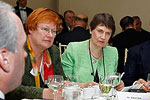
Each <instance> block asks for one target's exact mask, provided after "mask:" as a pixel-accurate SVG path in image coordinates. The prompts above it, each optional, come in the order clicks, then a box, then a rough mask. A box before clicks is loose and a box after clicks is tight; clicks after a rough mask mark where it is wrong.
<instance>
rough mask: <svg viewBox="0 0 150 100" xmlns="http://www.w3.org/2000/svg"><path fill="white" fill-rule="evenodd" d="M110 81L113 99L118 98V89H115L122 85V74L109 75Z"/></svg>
mask: <svg viewBox="0 0 150 100" xmlns="http://www.w3.org/2000/svg"><path fill="white" fill-rule="evenodd" d="M108 80H109V81H110V83H111V86H112V97H115V96H116V93H115V92H116V89H115V87H116V86H117V85H119V84H120V82H121V75H120V73H112V74H109V75H108Z"/></svg>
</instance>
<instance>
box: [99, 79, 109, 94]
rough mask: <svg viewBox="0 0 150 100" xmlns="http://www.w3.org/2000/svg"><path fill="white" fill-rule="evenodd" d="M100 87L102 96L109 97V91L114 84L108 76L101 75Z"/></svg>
mask: <svg viewBox="0 0 150 100" xmlns="http://www.w3.org/2000/svg"><path fill="white" fill-rule="evenodd" d="M99 88H100V92H101V96H102V97H109V95H108V93H109V92H110V90H111V88H112V85H111V81H109V80H108V78H107V76H106V77H105V76H100V79H99Z"/></svg>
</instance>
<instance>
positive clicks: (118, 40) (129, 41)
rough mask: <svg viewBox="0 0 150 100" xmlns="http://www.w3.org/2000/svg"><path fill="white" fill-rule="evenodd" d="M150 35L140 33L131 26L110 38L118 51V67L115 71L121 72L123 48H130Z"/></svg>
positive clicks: (147, 38)
mask: <svg viewBox="0 0 150 100" xmlns="http://www.w3.org/2000/svg"><path fill="white" fill-rule="evenodd" d="M149 37H150V35H147V34H144V33H143V34H141V33H140V32H138V31H136V30H135V29H133V28H130V29H127V30H125V31H124V32H121V33H119V34H117V35H116V36H115V37H114V38H113V39H112V44H113V46H115V47H116V48H117V50H118V53H119V60H118V69H117V71H118V72H120V73H122V72H123V67H124V56H125V48H128V49H129V48H131V47H133V46H135V45H138V44H140V43H143V42H145V41H148V40H149Z"/></svg>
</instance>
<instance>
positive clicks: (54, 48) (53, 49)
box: [48, 44, 59, 52]
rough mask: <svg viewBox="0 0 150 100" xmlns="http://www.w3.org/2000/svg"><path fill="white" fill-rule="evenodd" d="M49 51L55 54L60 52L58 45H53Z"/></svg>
mask: <svg viewBox="0 0 150 100" xmlns="http://www.w3.org/2000/svg"><path fill="white" fill-rule="evenodd" d="M48 50H49V51H51V52H53V51H59V48H58V47H57V46H56V45H54V44H53V45H52V46H51V47H50V48H48Z"/></svg>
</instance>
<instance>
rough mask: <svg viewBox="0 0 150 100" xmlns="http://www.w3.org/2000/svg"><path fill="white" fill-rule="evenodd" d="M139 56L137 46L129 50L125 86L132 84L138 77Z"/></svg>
mask: <svg viewBox="0 0 150 100" xmlns="http://www.w3.org/2000/svg"><path fill="white" fill-rule="evenodd" d="M138 59H139V56H138V52H137V48H131V49H129V51H128V56H127V62H126V65H125V67H124V71H125V75H124V77H123V81H124V83H125V86H130V85H132V84H133V83H134V82H135V81H136V80H137V79H138V67H139V64H138V63H139V61H138Z"/></svg>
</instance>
